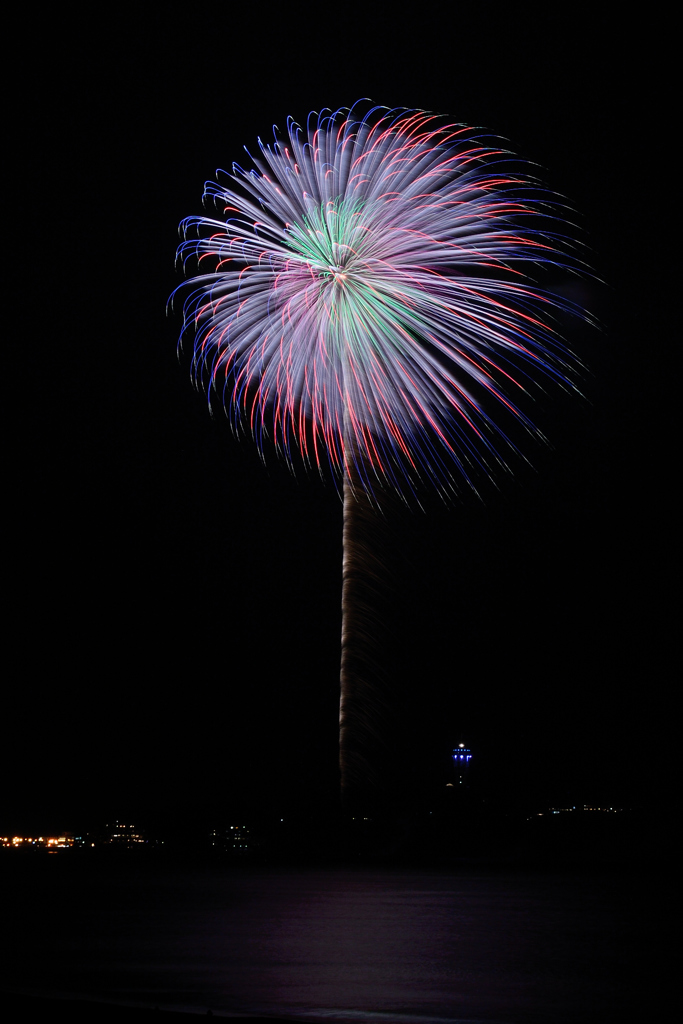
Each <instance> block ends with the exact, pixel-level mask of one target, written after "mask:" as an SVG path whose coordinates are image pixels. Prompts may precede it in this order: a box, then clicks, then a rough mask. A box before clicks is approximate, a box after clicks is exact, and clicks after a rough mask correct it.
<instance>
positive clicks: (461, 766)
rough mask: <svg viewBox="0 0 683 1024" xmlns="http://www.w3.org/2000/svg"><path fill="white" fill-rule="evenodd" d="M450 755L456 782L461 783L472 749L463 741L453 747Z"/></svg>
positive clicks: (464, 776)
mask: <svg viewBox="0 0 683 1024" xmlns="http://www.w3.org/2000/svg"><path fill="white" fill-rule="evenodd" d="M452 757H453V767H454V768H455V774H456V777H457V779H458V783H460V784H462V783H463V782H464V781H465V779H466V778H467V773H468V771H469V767H470V761H471V760H472V751H471V750H470V749H469V747H466V746H465V744H464V743H459V744H458V746H457V747H454V748H453V754H452Z"/></svg>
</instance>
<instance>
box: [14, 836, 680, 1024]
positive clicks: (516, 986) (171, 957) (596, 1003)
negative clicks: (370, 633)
mask: <svg viewBox="0 0 683 1024" xmlns="http://www.w3.org/2000/svg"><path fill="white" fill-rule="evenodd" d="M0 873H1V876H2V924H1V929H0V930H1V932H2V936H3V947H4V949H3V955H2V963H1V967H0V978H1V981H2V988H3V989H4V990H5V991H13V992H22V993H32V994H45V995H51V996H55V995H63V996H70V997H74V996H75V997H78V998H89V999H97V1000H106V1001H109V1002H116V1003H123V1004H128V1005H134V1006H149V1007H155V1006H158V1007H160V1008H162V1009H176V1010H185V1011H195V1012H203V1013H206V1011H207V1009H209V1008H210V1009H211V1010H212V1011H213V1013H214V1015H221V1014H225V1015H272V1016H278V1017H291V1018H297V1019H301V1020H311V1021H352V1022H364V1021H372V1022H377V1024H384V1022H387V1024H389V1022H405V1024H437V1022H455V1021H487V1022H492V1021H498V1022H510V1024H522V1022H529V1024H536V1022H538V1024H541V1022H542V1024H553V1022H558V1024H564V1022H598V1021H599V1022H611V1021H620V1022H621V1021H626V1020H628V1021H631V1020H634V1021H635V1020H643V1021H644V1022H646V1021H647V1022H649V1021H660V1020H665V1019H669V1018H668V1017H665V1016H663V1015H662V1014H661V1013H660V1012H659V1010H658V1009H657V1006H658V1005H659V999H660V995H659V993H660V992H661V989H662V985H663V984H664V982H665V979H664V978H663V977H660V974H659V973H658V964H659V963H660V959H661V958H660V954H659V953H658V946H657V942H658V939H657V925H656V921H657V920H658V917H659V909H660V908H659V906H658V898H657V897H656V896H655V895H654V894H655V892H656V891H658V888H659V887H658V886H656V885H654V884H653V882H652V880H651V878H650V876H649V875H646V874H644V873H642V872H641V873H640V874H639V873H634V872H622V873H618V872H614V873H610V872H608V871H603V872H601V873H594V874H590V873H586V872H581V873H572V872H571V871H569V870H566V871H563V872H555V873H553V872H542V871H536V872H532V871H517V872H513V871H509V872H506V871H502V870H498V871H493V870H483V869H482V870H478V869H477V868H474V867H468V868H459V869H450V870H434V871H429V870H419V869H416V870H411V869H406V870H401V869H379V868H378V869H374V868H368V867H359V868H357V869H354V868H339V869H330V868H316V869H294V868H292V869H288V868H270V869H269V868H265V867H251V868H249V867H241V866H230V865H221V864H213V865H204V866H200V867H198V866H196V865H195V866H178V865H175V866H174V865H170V864H163V865H150V864H145V863H139V864H130V863H128V864H125V863H106V864H98V865H95V866H93V865H83V864H78V863H76V862H75V861H72V862H70V863H67V860H66V857H64V858H60V857H59V856H57V857H54V859H53V858H45V859H44V860H42V861H40V862H37V861H36V862H35V863H28V862H22V863H21V864H19V861H18V859H17V861H16V862H15V863H11V862H10V860H9V858H3V861H2V863H0ZM671 1019H673V1017H672V1018H671Z"/></svg>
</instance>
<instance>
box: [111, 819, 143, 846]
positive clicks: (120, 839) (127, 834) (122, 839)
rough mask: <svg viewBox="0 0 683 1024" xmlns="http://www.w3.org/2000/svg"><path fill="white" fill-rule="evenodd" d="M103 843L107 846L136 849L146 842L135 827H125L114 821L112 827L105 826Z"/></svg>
mask: <svg viewBox="0 0 683 1024" xmlns="http://www.w3.org/2000/svg"><path fill="white" fill-rule="evenodd" d="M104 842H105V843H106V844H107V845H109V846H123V847H136V846H140V845H141V844H142V843H146V842H147V840H146V838H145V836H144V835H143V833H142V832H141V831H140V829H137V828H136V827H135V825H125V824H123V823H122V822H120V821H115V822H114V824H113V825H107V826H106V834H105V837H104Z"/></svg>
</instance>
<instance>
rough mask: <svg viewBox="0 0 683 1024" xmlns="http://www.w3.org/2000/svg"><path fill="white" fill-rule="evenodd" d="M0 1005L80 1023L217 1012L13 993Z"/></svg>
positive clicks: (13, 1012) (19, 1014)
mask: <svg viewBox="0 0 683 1024" xmlns="http://www.w3.org/2000/svg"><path fill="white" fill-rule="evenodd" d="M0 1007H1V1008H2V1012H3V1015H4V1017H5V1019H6V1020H16V1021H24V1020H36V1021H38V1020H45V1021H48V1020H54V1019H55V1018H60V1019H63V1020H69V1021H73V1022H74V1024H79V1022H81V1021H84V1022H85V1021H92V1022H93V1024H110V1022H111V1024H119V1022H120V1024H136V1021H139V1022H140V1024H143V1022H144V1021H152V1022H153V1021H157V1022H158V1024H162V1022H164V1021H168V1022H169V1024H173V1022H174V1021H178V1022H179V1024H182V1022H184V1021H192V1020H203V1021H206V1020H207V1018H208V1019H209V1020H210V1019H211V1017H212V1016H217V1014H214V1012H213V1010H211V1011H210V1012H209V1011H207V1012H206V1013H203V1014H199V1013H179V1012H178V1011H176V1010H160V1009H158V1008H152V1009H143V1008H140V1007H137V1006H115V1005H112V1004H108V1003H95V1002H92V1001H91V1000H76V999H41V998H40V997H39V996H19V995H16V994H14V993H10V994H4V995H2V997H1V1002H0ZM230 1019H231V1021H232V1022H233V1024H240V1022H241V1021H243V1022H244V1024H267V1022H272V1020H273V1019H274V1018H272V1017H231V1018H230Z"/></svg>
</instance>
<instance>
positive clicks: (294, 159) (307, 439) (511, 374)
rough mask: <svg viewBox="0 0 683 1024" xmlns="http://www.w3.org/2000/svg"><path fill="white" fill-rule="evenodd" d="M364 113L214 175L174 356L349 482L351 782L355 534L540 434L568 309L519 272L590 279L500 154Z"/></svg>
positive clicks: (360, 557) (455, 133) (189, 253)
mask: <svg viewBox="0 0 683 1024" xmlns="http://www.w3.org/2000/svg"><path fill="white" fill-rule="evenodd" d="M357 109H358V105H356V107H353V108H351V109H342V110H338V111H336V112H334V113H333V112H330V111H327V112H323V113H321V114H318V115H310V116H309V119H308V124H307V127H306V130H305V131H304V130H303V129H302V128H300V127H299V126H298V125H297V124H295V123H294V122H293V121H291V120H289V121H288V123H287V132H286V134H285V136H284V137H283V138H280V137H278V134H277V132H276V134H275V140H274V142H273V144H271V145H264V144H263V143H261V142H260V141H259V147H260V156H259V157H258V158H257V159H254V160H253V163H254V168H253V169H251V170H243V169H242V168H241V167H239V166H237V165H233V168H232V173H226V172H220V171H219V172H218V175H217V177H218V181H217V182H208V183H207V184H206V186H205V199H209V200H210V201H212V202H213V203H214V204H215V205H216V208H217V211H218V216H217V217H216V218H211V217H206V216H197V217H188V218H187V219H186V220H184V221H183V222H182V224H181V229H182V232H183V236H184V239H185V240H184V241H183V242H182V244H181V245H180V247H179V249H178V257H179V259H180V260H181V261H182V263H183V265H184V266H187V264H188V262H190V263H192V264H196V267H197V270H198V273H197V275H196V276H194V277H193V278H192V279H191V281H189V282H186V283H185V284H183V285H181V289H183V291H184V294H185V299H184V325H183V329H182V333H181V344H182V342H183V340H184V339H185V337H187V336H190V335H191V336H192V344H193V350H194V356H193V361H192V371H193V375H194V378H195V380H196V381H197V382H198V383H199V382H201V383H202V384H203V385H204V386H206V387H207V389H208V394H209V402H211V401H212V400H213V397H214V395H217V396H218V397H219V398H220V399H221V400H222V402H223V404H224V405H225V407H226V409H227V410H228V413H229V416H230V418H231V421H232V423H233V425H234V427H235V428H236V429H237V430H239V431H241V432H245V431H246V432H248V433H250V434H251V436H252V437H253V439H254V440H255V442H256V443H257V445H258V446H259V448H260V449H261V451H263V450H264V448H265V446H266V445H267V444H273V445H274V446H275V448H276V449H277V450H278V451H279V452H280V453H281V454H282V455H283V456H284V457H285V459H287V460H288V461H289V463H290V464H291V465H293V464H294V457H295V452H299V453H301V455H302V456H303V459H304V460H305V462H306V463H307V464H308V465H313V466H317V467H319V468H320V470H321V472H324V471H325V470H326V469H327V468H331V469H332V471H333V473H334V474H335V475H336V476H337V478H338V479H340V480H341V482H342V490H343V497H344V568H343V592H342V610H343V627H342V673H341V675H342V680H341V690H342V693H341V707H340V741H341V765H342V785H343V786H344V785H346V783H347V782H348V780H349V779H351V777H352V776H353V775H354V773H355V774H356V775H357V774H358V773H359V771H360V762H358V764H357V765H356V767H354V764H353V763H352V762H353V761H354V756H355V755H353V756H352V754H351V753H350V750H351V747H352V744H351V742H350V740H349V738H348V737H349V735H350V734H351V733H352V732H353V730H354V721H357V720H360V719H362V718H363V716H364V715H365V714H366V710H367V700H368V695H367V692H366V694H365V696H363V695H362V690H363V686H362V675H363V672H362V670H361V669H360V668H359V667H358V666H359V663H360V662H362V660H363V657H365V656H366V655H365V654H364V653H363V641H362V640H361V638H360V637H361V634H362V632H363V629H362V627H361V626H360V625H359V622H358V616H359V615H360V614H361V613H360V611H359V608H358V601H357V600H355V601H354V595H355V596H356V597H358V593H357V592H358V588H359V586H361V584H359V578H360V577H361V576H362V574H363V571H364V570H363V569H362V566H363V565H366V566H367V557H366V555H367V553H366V552H364V551H363V545H362V543H361V541H360V539H359V535H360V533H362V524H361V526H359V528H358V529H355V528H354V522H355V521H359V520H362V519H363V517H364V516H365V515H366V512H367V508H368V507H369V504H372V502H373V496H374V495H376V493H377V492H378V490H379V489H381V488H382V486H386V485H388V486H389V487H390V488H393V489H395V490H397V491H398V492H399V493H400V494H402V495H408V494H416V493H418V492H419V489H420V487H421V486H422V485H423V484H424V483H425V482H427V483H431V484H433V485H435V486H436V487H438V488H439V489H441V490H442V491H449V490H455V489H457V488H458V487H459V486H460V485H462V483H466V484H467V485H469V486H471V487H475V486H476V479H477V476H478V475H481V473H482V471H483V472H484V473H485V474H488V475H491V474H493V473H494V472H495V470H496V469H497V468H498V467H501V466H504V465H505V456H504V452H505V451H506V450H508V451H509V450H511V449H514V447H515V446H514V444H513V442H512V440H511V439H510V437H509V436H508V434H509V430H508V428H507V427H506V426H505V424H511V423H513V422H517V423H519V424H521V425H522V426H523V427H524V428H526V429H527V430H529V431H531V432H533V433H537V432H536V430H535V428H534V426H533V424H532V423H531V422H530V421H529V419H528V418H527V416H526V414H525V413H524V412H523V411H522V409H521V407H520V404H518V403H520V398H521V397H522V396H523V395H524V394H525V393H527V392H529V391H530V389H531V388H532V387H533V385H534V383H536V384H537V383H538V382H539V381H546V382H551V381H555V382H556V383H559V384H561V385H563V384H565V383H566V381H567V379H568V376H569V366H570V363H571V360H570V359H569V357H568V356H567V354H566V352H565V350H564V348H563V346H562V344H561V342H560V341H559V339H558V338H557V336H556V335H555V333H554V332H553V330H552V327H551V326H550V324H551V321H552V316H553V313H555V312H556V311H557V310H566V308H567V306H568V304H567V303H565V302H563V301H561V300H558V299H557V298H555V297H553V296H552V295H550V294H547V293H543V292H541V291H539V289H538V288H536V287H534V285H533V284H532V283H530V281H529V278H528V276H527V273H526V272H525V271H527V269H528V270H532V269H534V268H538V267H540V266H542V265H544V264H552V265H555V266H557V265H560V266H563V267H565V268H568V269H576V268H577V266H578V264H577V261H576V260H575V259H574V258H573V257H571V256H570V255H568V253H569V249H568V247H567V245H566V244H564V241H563V240H562V239H561V238H560V237H559V236H558V235H557V234H556V233H554V230H553V223H558V221H555V222H553V219H552V210H553V209H554V208H555V207H554V206H553V205H552V204H551V202H550V197H549V196H548V194H547V193H544V192H543V191H542V190H541V189H540V187H539V185H538V183H537V182H536V181H535V180H534V179H533V178H531V177H530V176H529V175H528V174H526V173H524V172H522V171H513V170H511V167H515V166H519V164H515V163H514V161H513V160H512V159H511V154H510V153H509V152H508V151H506V150H505V149H504V148H502V147H501V146H500V145H498V141H499V140H496V139H495V138H492V137H490V136H486V135H483V134H482V133H480V132H478V131H477V130H475V129H472V128H468V127H465V126H463V125H458V124H445V123H444V122H443V119H440V118H437V117H435V116H434V115H431V114H429V113H426V112H424V111H419V110H415V111H408V110H388V109H387V108H378V107H374V108H372V109H370V110H369V111H368V112H367V113H366V114H365V115H361V114H360V113H357V112H356V111H357ZM562 253H564V255H562ZM359 503H362V504H363V507H364V508H365V510H366V512H362V510H361V509H360V507H359ZM361 589H362V586H361ZM366 691H367V687H366ZM347 754H348V756H347Z"/></svg>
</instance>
